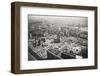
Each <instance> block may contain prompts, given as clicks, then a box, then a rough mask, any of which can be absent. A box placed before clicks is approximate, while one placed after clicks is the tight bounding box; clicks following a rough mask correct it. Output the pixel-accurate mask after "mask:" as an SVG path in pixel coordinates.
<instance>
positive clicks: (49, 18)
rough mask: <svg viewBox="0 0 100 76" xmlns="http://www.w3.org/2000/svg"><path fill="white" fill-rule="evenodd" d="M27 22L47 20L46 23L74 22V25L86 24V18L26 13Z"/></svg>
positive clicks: (65, 23) (64, 23)
mask: <svg viewBox="0 0 100 76" xmlns="http://www.w3.org/2000/svg"><path fill="white" fill-rule="evenodd" d="M28 21H29V22H33V23H34V22H37V21H42V22H47V23H54V24H55V23H56V24H63V25H67V24H69V25H70V24H71V25H72V24H74V25H78V24H80V25H82V26H87V25H88V18H87V17H75V16H72V17H71V16H44V15H28Z"/></svg>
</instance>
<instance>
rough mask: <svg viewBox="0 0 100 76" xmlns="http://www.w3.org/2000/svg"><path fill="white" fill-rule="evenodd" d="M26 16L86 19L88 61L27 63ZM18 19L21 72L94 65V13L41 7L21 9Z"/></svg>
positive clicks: (68, 60) (67, 60)
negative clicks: (80, 17) (77, 17)
mask: <svg viewBox="0 0 100 76" xmlns="http://www.w3.org/2000/svg"><path fill="white" fill-rule="evenodd" d="M28 14H37V15H38V14H39V15H60V16H83V17H88V59H71V60H70V59H66V60H50V61H49V60H43V61H28V48H27V47H28ZM20 18H21V20H20V40H21V41H20V44H21V48H20V69H21V70H25V69H42V68H59V67H75V66H77V67H78V66H91V65H94V11H88V10H74V9H55V8H41V7H21V8H20Z"/></svg>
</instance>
